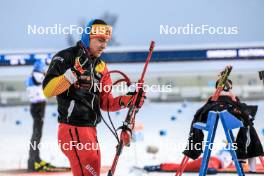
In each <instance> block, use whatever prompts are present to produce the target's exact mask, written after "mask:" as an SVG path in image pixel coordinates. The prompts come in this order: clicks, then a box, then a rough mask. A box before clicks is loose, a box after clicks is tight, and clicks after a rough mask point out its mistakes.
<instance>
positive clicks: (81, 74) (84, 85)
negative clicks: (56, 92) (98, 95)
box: [71, 57, 93, 89]
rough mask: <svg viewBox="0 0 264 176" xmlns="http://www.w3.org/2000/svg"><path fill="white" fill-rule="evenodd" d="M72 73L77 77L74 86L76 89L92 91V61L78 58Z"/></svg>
mask: <svg viewBox="0 0 264 176" xmlns="http://www.w3.org/2000/svg"><path fill="white" fill-rule="evenodd" d="M71 70H72V72H73V73H74V74H75V75H76V77H77V82H76V83H75V84H74V85H75V87H76V88H81V89H90V88H91V85H92V80H93V79H92V74H91V69H90V60H89V58H86V57H76V59H75V64H74V66H73V67H72V69H71Z"/></svg>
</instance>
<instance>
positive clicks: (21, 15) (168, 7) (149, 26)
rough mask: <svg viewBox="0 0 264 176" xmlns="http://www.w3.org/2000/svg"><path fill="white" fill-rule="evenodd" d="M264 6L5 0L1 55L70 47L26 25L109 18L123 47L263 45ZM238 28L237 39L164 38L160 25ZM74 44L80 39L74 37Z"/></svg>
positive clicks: (256, 0)
mask: <svg viewBox="0 0 264 176" xmlns="http://www.w3.org/2000/svg"><path fill="white" fill-rule="evenodd" d="M263 7H264V1H263V0H248V1H242V0H196V1H195V0H193V1H191V0H166V1H165V0H156V1H155V0H133V1H126V0H113V1H110V0H96V1H89V0H64V1H63V0H57V1H56V0H45V1H39V0H22V1H20V0H1V1H0V41H1V42H0V49H31V48H53V49H61V48H64V47H67V46H68V44H67V41H66V36H65V35H28V34H27V26H28V25H34V24H35V25H43V26H53V25H54V24H61V25H62V26H68V25H70V24H76V25H78V24H79V23H80V21H81V20H89V19H91V18H98V17H100V16H102V15H103V14H104V13H105V12H109V13H111V14H116V15H118V21H117V23H116V27H115V28H114V34H115V37H116V40H117V41H118V42H119V43H120V44H121V45H122V46H142V45H148V44H149V41H150V40H151V39H153V40H155V41H156V42H157V44H159V45H188V44H194V45H199V44H210V43H221V44H222V43H241V42H243V43H244V42H257V41H264V34H263V31H264V20H263V17H264V13H263ZM187 24H194V25H196V26H199V25H202V24H206V25H210V26H227V27H228V26H229V27H230V26H237V27H238V29H239V31H238V34H237V35H183V34H182V35H161V34H160V25H170V26H185V25H187ZM75 38H76V40H77V38H78V36H75Z"/></svg>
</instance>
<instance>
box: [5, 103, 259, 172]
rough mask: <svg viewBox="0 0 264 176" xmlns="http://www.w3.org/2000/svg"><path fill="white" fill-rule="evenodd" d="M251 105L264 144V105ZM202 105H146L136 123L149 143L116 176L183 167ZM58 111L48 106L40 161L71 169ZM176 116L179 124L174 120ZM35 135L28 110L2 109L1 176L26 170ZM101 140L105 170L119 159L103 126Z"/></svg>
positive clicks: (136, 147) (117, 118)
mask: <svg viewBox="0 0 264 176" xmlns="http://www.w3.org/2000/svg"><path fill="white" fill-rule="evenodd" d="M248 103H249V104H257V105H259V111H258V113H257V117H256V121H255V127H256V129H257V131H258V133H259V135H260V138H261V140H262V143H263V141H264V137H263V134H261V133H262V129H263V128H264V125H263V124H264V118H263V117H262V114H264V113H263V111H264V101H255V102H248ZM184 105H186V107H184ZM201 105H202V103H198V102H182V103H150V102H146V103H145V105H144V106H143V108H142V109H141V110H140V112H139V113H138V115H137V123H140V124H143V125H144V129H143V130H142V131H141V134H143V138H144V139H143V141H138V142H136V143H132V145H131V146H130V148H125V149H124V151H123V154H122V156H121V157H120V160H119V163H118V166H117V169H116V176H132V175H133V176H135V175H137V176H144V174H142V173H137V172H136V171H134V172H130V169H131V167H132V166H139V167H142V166H144V165H155V164H159V163H161V162H180V161H181V158H182V154H181V152H182V150H183V148H184V147H185V144H186V141H187V137H188V131H189V128H190V123H191V120H192V117H193V114H194V113H195V111H196V110H197V109H198V108H199V107H200V106H201ZM56 108H57V107H56V106H55V105H49V106H48V107H47V109H46V115H45V123H44V131H43V138H42V145H43V147H42V148H41V157H42V158H43V159H44V160H46V161H48V162H52V163H53V164H55V165H58V166H68V165H69V164H68V161H67V159H66V157H65V156H64V155H63V154H62V152H61V151H60V149H59V148H58V146H57V127H58V124H57V111H56ZM180 110H181V111H182V112H180ZM125 115H126V111H125V110H122V111H120V113H111V116H112V118H113V121H114V122H115V125H116V126H118V125H121V122H122V120H123V119H124V117H125ZM172 116H174V117H175V118H176V120H174V121H173V120H171V117H172ZM104 117H105V118H106V119H107V115H106V113H104ZM160 130H163V131H165V132H166V135H165V136H160ZM31 131H32V118H31V116H30V113H29V107H28V106H17V107H1V108H0V139H1V143H0V170H6V169H21V168H26V162H27V157H28V149H29V140H30V137H31ZM98 139H99V142H100V147H101V155H102V165H103V166H109V165H111V163H112V159H113V157H114V154H115V146H116V141H115V139H114V137H113V136H112V135H111V134H110V132H109V130H108V129H107V128H106V126H105V125H104V124H103V123H100V124H99V126H98ZM223 140H224V133H223V130H222V127H220V126H219V128H218V131H217V135H216V141H215V142H216V143H218V144H220V145H223V142H222V141H223ZM150 145H151V146H156V147H158V149H159V151H158V153H157V154H155V155H154V154H148V153H147V152H146V148H147V146H150ZM179 145H180V146H181V147H179ZM69 175H70V174H69ZM102 175H104V174H102ZM148 175H150V176H152V175H153V176H154V175H162V176H172V175H174V174H173V173H152V174H148ZM184 175H194V174H184ZM218 175H220V174H218ZM222 175H225V174H222ZM228 175H232V174H228ZM234 175H235V174H234Z"/></svg>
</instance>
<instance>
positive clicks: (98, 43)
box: [90, 38, 109, 57]
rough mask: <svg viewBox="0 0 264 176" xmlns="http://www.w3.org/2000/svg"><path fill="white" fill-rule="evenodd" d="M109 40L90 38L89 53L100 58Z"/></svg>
mask: <svg viewBox="0 0 264 176" xmlns="http://www.w3.org/2000/svg"><path fill="white" fill-rule="evenodd" d="M108 42H109V39H104V38H92V39H91V40H90V52H91V54H92V55H93V56H95V57H100V56H101V54H102V53H103V51H104V49H105V48H106V46H107V44H108Z"/></svg>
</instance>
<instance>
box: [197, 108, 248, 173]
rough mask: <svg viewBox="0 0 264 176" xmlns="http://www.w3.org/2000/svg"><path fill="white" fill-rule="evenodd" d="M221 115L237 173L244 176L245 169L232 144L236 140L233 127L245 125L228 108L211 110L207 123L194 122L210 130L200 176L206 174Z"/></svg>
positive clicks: (200, 127) (201, 127)
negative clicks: (217, 110) (218, 110)
mask: <svg viewBox="0 0 264 176" xmlns="http://www.w3.org/2000/svg"><path fill="white" fill-rule="evenodd" d="M219 117H220V120H221V122H222V125H223V128H224V131H225V135H226V139H227V141H228V144H227V147H228V149H229V152H230V153H231V156H232V159H233V161H234V163H235V166H236V169H237V173H238V175H239V176H244V175H245V174H244V171H243V167H242V166H241V164H240V163H239V161H238V159H237V155H236V152H235V149H233V145H232V144H233V143H234V141H235V139H234V135H233V133H232V129H235V128H241V127H243V124H242V122H241V121H240V120H238V119H237V118H236V117H234V116H233V115H232V114H230V113H229V112H228V111H227V110H224V111H221V112H215V111H210V112H209V114H208V118H207V122H206V123H201V122H196V123H194V124H193V127H194V128H197V129H200V130H205V131H208V136H207V141H206V146H205V150H204V154H203V160H202V166H201V168H200V171H199V176H205V175H206V172H207V167H208V162H209V159H210V156H211V150H212V148H213V142H214V138H215V133H216V129H217V125H218V121H219Z"/></svg>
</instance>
